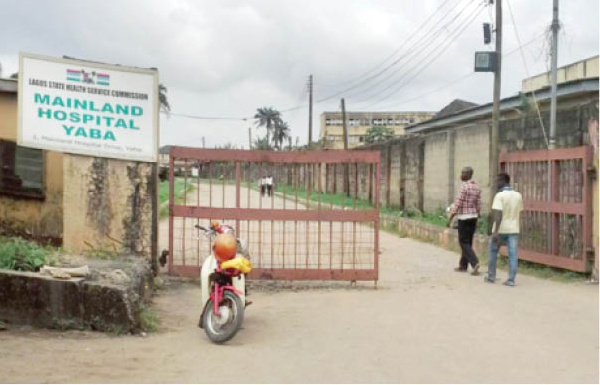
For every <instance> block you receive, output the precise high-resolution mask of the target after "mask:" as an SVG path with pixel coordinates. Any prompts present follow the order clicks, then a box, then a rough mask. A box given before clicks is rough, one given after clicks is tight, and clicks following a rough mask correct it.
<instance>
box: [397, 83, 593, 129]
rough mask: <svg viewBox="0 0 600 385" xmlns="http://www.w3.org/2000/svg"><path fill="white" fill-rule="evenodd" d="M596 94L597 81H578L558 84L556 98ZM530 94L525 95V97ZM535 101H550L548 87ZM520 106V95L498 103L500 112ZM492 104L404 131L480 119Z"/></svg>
mask: <svg viewBox="0 0 600 385" xmlns="http://www.w3.org/2000/svg"><path fill="white" fill-rule="evenodd" d="M585 92H596V93H597V92H598V79H597V78H596V79H585V80H578V81H574V82H571V83H565V84H559V86H558V91H557V97H558V98H561V97H566V96H572V95H575V94H578V93H585ZM530 94H531V93H527V94H526V96H528V95H530ZM535 96H536V99H537V101H538V103H539V102H543V101H548V100H550V96H551V95H550V87H548V88H545V89H542V90H538V91H536V92H535ZM520 105H521V95H516V96H511V97H510V98H505V99H502V100H501V101H500V111H505V110H511V109H513V108H517V107H519V106H520ZM492 106H493V103H488V104H482V105H480V106H477V107H472V108H468V109H466V110H463V111H460V112H457V113H454V114H452V115H448V116H444V117H439V118H433V119H431V120H428V121H426V122H423V123H417V124H413V125H412V126H408V127H406V128H405V129H404V130H405V131H406V132H407V133H417V132H423V131H427V130H432V129H435V128H441V127H446V126H448V125H452V124H458V123H464V122H466V121H469V120H473V119H477V118H482V117H484V116H486V115H491V114H492Z"/></svg>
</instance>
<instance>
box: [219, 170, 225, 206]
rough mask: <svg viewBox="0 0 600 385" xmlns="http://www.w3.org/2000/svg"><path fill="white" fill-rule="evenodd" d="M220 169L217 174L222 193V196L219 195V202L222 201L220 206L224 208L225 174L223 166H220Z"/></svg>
mask: <svg viewBox="0 0 600 385" xmlns="http://www.w3.org/2000/svg"><path fill="white" fill-rule="evenodd" d="M220 168H221V172H220V173H219V178H220V179H221V186H222V188H223V192H222V195H221V200H222V202H221V206H222V207H223V208H225V201H226V198H225V179H226V178H225V173H224V172H223V164H221V166H220Z"/></svg>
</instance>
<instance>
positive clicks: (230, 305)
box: [196, 221, 252, 343]
mask: <svg viewBox="0 0 600 385" xmlns="http://www.w3.org/2000/svg"><path fill="white" fill-rule="evenodd" d="M196 228H197V229H199V230H202V231H204V234H205V236H206V237H207V238H208V239H209V240H210V241H211V242H212V243H213V247H212V253H211V254H210V255H209V256H208V257H207V258H206V260H205V261H204V263H203V264H202V270H201V271H200V286H201V291H202V293H201V294H202V296H201V301H202V303H201V305H202V315H201V316H200V322H199V324H198V326H199V327H200V328H203V329H204V331H205V332H206V335H207V336H208V338H209V339H210V340H211V341H212V342H215V343H223V342H226V341H229V340H230V339H232V338H233V337H234V336H235V335H236V333H237V332H238V330H239V329H240V327H241V326H242V322H243V320H244V312H245V307H246V306H247V304H249V303H247V302H246V278H245V274H247V273H249V272H250V271H251V270H252V264H251V263H250V261H249V259H248V258H247V257H248V250H247V248H246V245H245V242H244V241H243V240H241V239H239V238H237V237H235V231H234V230H233V228H232V227H230V226H227V225H220V224H219V223H218V222H216V221H213V222H212V223H211V226H210V228H208V229H206V228H204V227H202V226H199V225H196ZM213 238H215V240H214V242H213ZM219 242H221V243H219Z"/></svg>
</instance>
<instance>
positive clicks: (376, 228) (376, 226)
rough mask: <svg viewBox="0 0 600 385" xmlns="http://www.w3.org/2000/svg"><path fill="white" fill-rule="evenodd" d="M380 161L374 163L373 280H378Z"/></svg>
mask: <svg viewBox="0 0 600 385" xmlns="http://www.w3.org/2000/svg"><path fill="white" fill-rule="evenodd" d="M379 163H380V161H379V160H377V161H376V163H375V178H376V183H375V213H376V215H375V221H374V224H373V230H374V231H375V234H374V237H375V261H374V264H375V281H377V280H378V277H379V198H380V192H379V189H380V179H379V178H380V165H379Z"/></svg>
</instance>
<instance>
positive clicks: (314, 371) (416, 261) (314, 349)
mask: <svg viewBox="0 0 600 385" xmlns="http://www.w3.org/2000/svg"><path fill="white" fill-rule="evenodd" d="M381 247H382V251H383V253H382V255H381V263H380V277H381V280H380V282H379V288H378V290H374V289H373V285H372V283H359V285H358V287H356V288H350V287H349V284H343V285H342V286H341V287H340V286H336V287H333V288H320V289H311V290H302V291H291V290H286V291H274V290H255V291H254V292H252V293H251V297H250V299H251V300H252V301H253V302H254V304H253V305H252V306H250V307H249V308H248V309H247V313H246V319H245V321H244V328H243V329H242V330H241V331H240V332H239V334H238V335H237V336H236V337H235V338H234V340H232V341H231V342H230V343H228V344H226V345H222V346H217V345H213V344H211V343H210V342H209V341H208V339H207V338H206V336H205V334H204V332H203V331H202V330H201V329H199V328H198V327H197V326H196V325H197V322H198V318H199V309H198V306H197V304H198V302H199V300H200V294H199V287H198V286H197V285H194V284H190V283H184V284H180V285H175V286H172V287H171V288H170V289H168V290H166V291H164V292H162V293H161V294H160V295H159V296H158V297H156V298H155V303H154V308H155V310H156V311H157V312H158V314H159V315H160V318H161V320H162V324H161V327H160V331H159V332H157V333H153V334H151V335H149V336H147V337H139V336H122V337H115V336H107V335H103V334H99V333H92V332H56V331H46V330H35V329H9V330H7V331H0V373H1V375H0V382H40V383H44V382H76V383H89V382H100V383H104V382H109V383H111V382H112V383H115V382H122V383H123V382H124V383H129V382H142V383H147V382H149V383H171V382H178V383H189V382H194V383H198V382H201V383H211V382H220V383H230V382H245V383H256V382H261V383H273V382H277V383H280V382H283V383H286V382H308V383H329V382H332V383H339V382H344V383H356V382H359V383H372V382H378V383H381V382H388V383H389V382H400V383H402V382H412V383H419V382H433V383H437V382H446V383H447V382H456V383H465V382H467V383H469V382H476V383H489V382H493V383H506V382H519V383H529V382H536V383H571V382H575V383H598V380H599V378H598V376H599V374H598V369H599V365H598V359H599V354H598V351H599V350H598V349H599V345H598V340H599V334H598V286H597V285H587V284H583V283H582V284H564V283H557V282H552V281H545V280H541V279H537V278H533V277H527V276H523V275H519V276H518V277H517V285H518V286H516V287H514V288H509V287H505V286H502V285H500V284H495V285H489V284H485V283H484V282H483V280H482V277H472V276H470V275H465V274H460V273H455V272H453V271H452V268H453V267H454V266H455V265H456V263H457V260H458V256H457V255H456V254H455V253H452V252H449V251H445V250H442V249H440V248H437V247H434V246H431V245H427V244H423V243H419V242H416V241H414V240H410V239H400V238H397V237H395V236H393V235H390V234H387V233H381ZM484 270H485V269H484ZM505 276H506V272H505V271H501V272H500V273H499V278H500V279H503V278H505Z"/></svg>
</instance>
